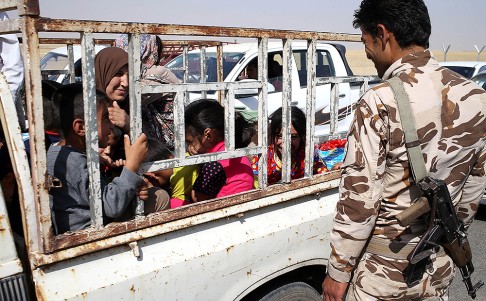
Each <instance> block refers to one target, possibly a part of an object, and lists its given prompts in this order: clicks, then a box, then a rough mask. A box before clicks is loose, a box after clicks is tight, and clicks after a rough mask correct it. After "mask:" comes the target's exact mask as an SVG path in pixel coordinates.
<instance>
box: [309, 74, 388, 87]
mask: <svg viewBox="0 0 486 301" xmlns="http://www.w3.org/2000/svg"><path fill="white" fill-rule="evenodd" d="M379 80H380V79H379V78H378V77H377V76H336V77H318V78H317V85H318V86H320V85H325V84H340V83H357V82H365V81H366V82H369V81H379Z"/></svg>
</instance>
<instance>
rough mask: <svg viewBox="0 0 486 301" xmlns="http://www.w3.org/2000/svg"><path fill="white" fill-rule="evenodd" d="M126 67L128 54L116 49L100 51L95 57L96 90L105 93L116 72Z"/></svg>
mask: <svg viewBox="0 0 486 301" xmlns="http://www.w3.org/2000/svg"><path fill="white" fill-rule="evenodd" d="M125 65H128V53H127V52H126V51H125V50H123V49H121V48H118V47H108V48H104V49H102V50H101V51H100V52H98V54H97V55H96V57H95V75H96V89H98V90H100V91H102V92H104V93H105V92H106V87H108V84H109V83H110V81H111V79H112V78H113V77H115V75H116V74H117V73H118V71H119V70H120V69H121V68H122V67H123V66H125Z"/></svg>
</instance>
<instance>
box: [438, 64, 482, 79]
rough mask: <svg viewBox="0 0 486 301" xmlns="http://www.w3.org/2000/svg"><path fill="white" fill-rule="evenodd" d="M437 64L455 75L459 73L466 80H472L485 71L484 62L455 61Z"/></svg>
mask: <svg viewBox="0 0 486 301" xmlns="http://www.w3.org/2000/svg"><path fill="white" fill-rule="evenodd" d="M439 64H440V65H441V66H444V67H447V68H449V69H451V70H452V71H454V72H456V73H459V74H460V75H462V76H464V77H466V78H472V77H473V76H475V75H476V74H478V73H481V72H483V71H486V62H476V61H456V62H440V63H439Z"/></svg>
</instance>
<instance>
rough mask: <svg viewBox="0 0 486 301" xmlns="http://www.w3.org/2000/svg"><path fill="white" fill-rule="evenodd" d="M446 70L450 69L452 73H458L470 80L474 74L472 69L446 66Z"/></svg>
mask: <svg viewBox="0 0 486 301" xmlns="http://www.w3.org/2000/svg"><path fill="white" fill-rule="evenodd" d="M446 67H447V68H449V69H451V70H452V71H454V72H456V73H459V74H460V75H462V76H464V77H465V78H471V77H472V76H473V74H474V68H473V67H464V66H446Z"/></svg>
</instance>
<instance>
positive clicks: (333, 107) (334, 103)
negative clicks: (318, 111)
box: [329, 83, 339, 135]
mask: <svg viewBox="0 0 486 301" xmlns="http://www.w3.org/2000/svg"><path fill="white" fill-rule="evenodd" d="M338 101H339V83H332V84H331V99H330V103H329V112H330V113H331V116H338V109H339V104H338ZM337 126H338V120H337V118H331V120H330V130H329V132H330V133H331V135H332V134H334V133H336V129H337Z"/></svg>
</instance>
